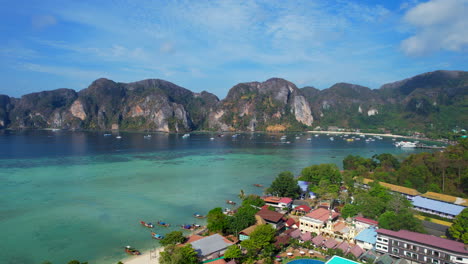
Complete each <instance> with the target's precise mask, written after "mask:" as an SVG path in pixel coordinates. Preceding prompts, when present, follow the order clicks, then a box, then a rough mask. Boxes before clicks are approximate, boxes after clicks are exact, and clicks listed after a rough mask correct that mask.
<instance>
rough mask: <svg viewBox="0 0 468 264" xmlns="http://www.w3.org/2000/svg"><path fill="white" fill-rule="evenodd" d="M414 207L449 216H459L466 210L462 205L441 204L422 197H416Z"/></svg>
mask: <svg viewBox="0 0 468 264" xmlns="http://www.w3.org/2000/svg"><path fill="white" fill-rule="evenodd" d="M413 205H414V207H420V208H424V209H427V210H432V211H437V212H440V213H444V214H448V215H458V214H459V213H460V212H461V211H463V209H465V207H463V206H460V205H456V204H451V203H445V202H440V201H436V200H432V199H428V198H424V197H421V196H416V197H414V198H413Z"/></svg>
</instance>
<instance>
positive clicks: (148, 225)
mask: <svg viewBox="0 0 468 264" xmlns="http://www.w3.org/2000/svg"><path fill="white" fill-rule="evenodd" d="M140 224H141V225H143V226H146V227H148V228H153V227H154V225H153V224H152V223H146V222H145V221H140Z"/></svg>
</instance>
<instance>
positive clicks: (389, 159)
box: [372, 153, 400, 170]
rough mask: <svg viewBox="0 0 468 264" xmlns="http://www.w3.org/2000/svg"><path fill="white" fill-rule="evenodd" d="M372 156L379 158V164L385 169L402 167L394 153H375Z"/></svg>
mask: <svg viewBox="0 0 468 264" xmlns="http://www.w3.org/2000/svg"><path fill="white" fill-rule="evenodd" d="M372 158H373V159H376V160H378V163H377V166H378V167H382V168H384V169H385V170H398V169H399V168H400V162H399V161H398V159H397V158H395V156H393V155H392V154H389V153H382V154H379V155H374V156H372Z"/></svg>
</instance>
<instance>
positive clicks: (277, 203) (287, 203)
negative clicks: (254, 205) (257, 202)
mask: <svg viewBox="0 0 468 264" xmlns="http://www.w3.org/2000/svg"><path fill="white" fill-rule="evenodd" d="M262 199H263V201H265V204H266V205H269V206H271V207H275V208H277V209H280V210H282V209H284V208H287V209H290V208H291V207H292V202H293V200H292V199H291V198H288V197H276V196H267V197H262Z"/></svg>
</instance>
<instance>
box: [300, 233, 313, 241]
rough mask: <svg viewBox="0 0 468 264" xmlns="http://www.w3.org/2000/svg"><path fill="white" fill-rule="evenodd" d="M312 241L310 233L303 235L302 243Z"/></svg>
mask: <svg viewBox="0 0 468 264" xmlns="http://www.w3.org/2000/svg"><path fill="white" fill-rule="evenodd" d="M311 239H312V234H311V233H310V232H305V233H303V234H302V235H301V240H302V241H310V240H311Z"/></svg>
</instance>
